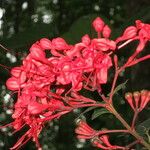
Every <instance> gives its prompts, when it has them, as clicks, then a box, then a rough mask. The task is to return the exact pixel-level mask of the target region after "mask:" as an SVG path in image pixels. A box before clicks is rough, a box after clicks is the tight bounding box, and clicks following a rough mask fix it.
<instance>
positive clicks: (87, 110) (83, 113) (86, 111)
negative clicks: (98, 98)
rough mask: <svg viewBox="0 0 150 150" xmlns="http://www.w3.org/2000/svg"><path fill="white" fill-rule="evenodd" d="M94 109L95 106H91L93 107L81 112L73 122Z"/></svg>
mask: <svg viewBox="0 0 150 150" xmlns="http://www.w3.org/2000/svg"><path fill="white" fill-rule="evenodd" d="M95 108H96V106H93V107H89V108H87V109H86V110H85V111H83V112H82V113H81V114H80V115H79V116H78V117H77V118H76V119H75V120H77V119H79V118H80V117H81V116H83V115H84V114H85V113H87V112H89V111H91V110H93V109H95Z"/></svg>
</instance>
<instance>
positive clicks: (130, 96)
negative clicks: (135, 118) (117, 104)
mask: <svg viewBox="0 0 150 150" xmlns="http://www.w3.org/2000/svg"><path fill="white" fill-rule="evenodd" d="M125 99H126V100H127V101H128V103H129V105H130V106H131V108H132V109H133V110H134V111H135V107H134V105H133V96H132V93H126V94H125Z"/></svg>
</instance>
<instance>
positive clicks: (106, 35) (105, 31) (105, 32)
mask: <svg viewBox="0 0 150 150" xmlns="http://www.w3.org/2000/svg"><path fill="white" fill-rule="evenodd" d="M110 34H111V29H110V28H109V26H108V25H105V27H104V29H103V37H104V38H109V37H110Z"/></svg>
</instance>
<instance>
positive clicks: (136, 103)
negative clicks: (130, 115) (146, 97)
mask: <svg viewBox="0 0 150 150" xmlns="http://www.w3.org/2000/svg"><path fill="white" fill-rule="evenodd" d="M140 95H141V94H140V93H139V92H134V93H133V96H134V101H135V107H136V109H138V108H139V105H140V104H139V102H140Z"/></svg>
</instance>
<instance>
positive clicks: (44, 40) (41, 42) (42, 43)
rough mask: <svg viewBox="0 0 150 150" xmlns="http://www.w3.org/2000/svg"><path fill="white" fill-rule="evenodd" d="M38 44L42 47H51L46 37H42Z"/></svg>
mask: <svg viewBox="0 0 150 150" xmlns="http://www.w3.org/2000/svg"><path fill="white" fill-rule="evenodd" d="M40 46H41V47H42V48H43V49H51V48H52V46H51V41H50V40H49V39H46V38H43V39H41V40H40Z"/></svg>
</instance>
